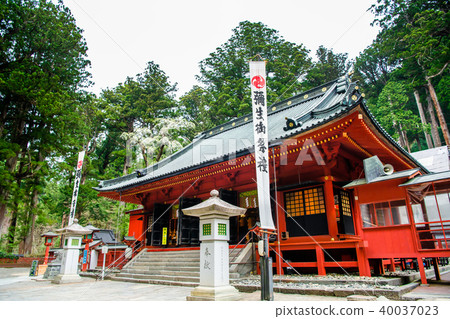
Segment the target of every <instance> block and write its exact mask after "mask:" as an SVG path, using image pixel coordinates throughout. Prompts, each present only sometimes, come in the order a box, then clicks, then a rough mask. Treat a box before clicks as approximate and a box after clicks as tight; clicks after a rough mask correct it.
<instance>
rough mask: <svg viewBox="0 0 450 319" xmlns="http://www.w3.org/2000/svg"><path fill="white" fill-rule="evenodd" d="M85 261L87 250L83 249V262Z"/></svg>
mask: <svg viewBox="0 0 450 319" xmlns="http://www.w3.org/2000/svg"><path fill="white" fill-rule="evenodd" d="M86 263H87V250H86V249H85V250H84V252H83V264H86Z"/></svg>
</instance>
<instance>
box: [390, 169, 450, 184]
mask: <svg viewBox="0 0 450 319" xmlns="http://www.w3.org/2000/svg"><path fill="white" fill-rule="evenodd" d="M445 180H450V171H445V172H439V173H434V174H427V175H422V176H417V177H415V178H413V179H411V180H409V181H407V182H406V183H403V184H401V185H399V186H412V185H418V184H424V183H431V182H438V181H445Z"/></svg>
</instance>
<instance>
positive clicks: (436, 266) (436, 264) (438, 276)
mask: <svg viewBox="0 0 450 319" xmlns="http://www.w3.org/2000/svg"><path fill="white" fill-rule="evenodd" d="M433 268H434V275H435V277H436V280H441V273H440V272H439V262H438V258H437V257H434V258H433Z"/></svg>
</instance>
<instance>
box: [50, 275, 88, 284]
mask: <svg viewBox="0 0 450 319" xmlns="http://www.w3.org/2000/svg"><path fill="white" fill-rule="evenodd" d="M82 280H83V279H82V278H81V277H80V275H78V274H71V275H63V274H59V275H57V276H55V277H54V278H53V280H52V284H67V283H71V282H80V281H82Z"/></svg>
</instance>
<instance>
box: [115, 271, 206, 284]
mask: <svg viewBox="0 0 450 319" xmlns="http://www.w3.org/2000/svg"><path fill="white" fill-rule="evenodd" d="M115 278H134V279H145V280H160V281H162V282H164V281H182V282H192V283H199V282H200V276H199V277H185V276H164V275H144V274H122V273H120V274H117V275H116V276H115Z"/></svg>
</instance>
